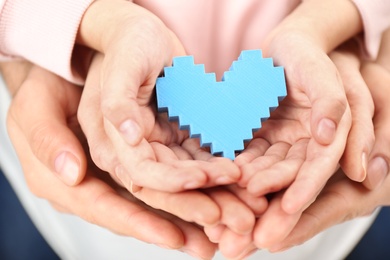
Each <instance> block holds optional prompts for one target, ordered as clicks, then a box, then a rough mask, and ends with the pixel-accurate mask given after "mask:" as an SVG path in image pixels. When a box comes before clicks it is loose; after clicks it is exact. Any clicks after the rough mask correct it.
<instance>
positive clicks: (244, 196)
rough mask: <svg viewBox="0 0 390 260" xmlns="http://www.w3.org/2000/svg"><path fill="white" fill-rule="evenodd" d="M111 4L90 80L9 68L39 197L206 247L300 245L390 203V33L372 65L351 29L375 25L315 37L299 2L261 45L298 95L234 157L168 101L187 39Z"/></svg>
mask: <svg viewBox="0 0 390 260" xmlns="http://www.w3.org/2000/svg"><path fill="white" fill-rule="evenodd" d="M340 2H343V1H340ZM345 2H346V3H347V2H348V1H345ZM108 4H112V3H111V1H104V0H102V1H97V2H95V3H94V4H92V5H91V7H90V8H89V9H88V10H87V13H86V14H85V16H84V18H83V21H82V23H81V26H80V29H79V35H78V44H80V45H84V46H88V47H89V48H91V50H92V49H93V50H94V51H95V52H94V54H93V56H94V57H93V59H92V62H91V65H90V66H89V71H88V73H87V74H88V75H87V79H86V83H85V86H84V87H83V88H80V87H78V86H76V85H73V84H71V83H69V82H67V81H65V80H64V79H62V78H60V77H58V76H56V75H54V74H52V73H50V72H48V71H46V70H44V69H43V68H40V67H38V66H27V67H23V68H24V69H25V72H26V77H25V79H23V82H22V83H21V84H19V83H18V82H17V81H16V80H15V81H13V78H12V77H9V76H7V74H9V73H7V71H6V70H4V71H3V72H4V76H5V79H6V81H7V83H8V86H10V88H11V92H12V94H13V102H12V104H11V108H10V110H9V117H8V122H7V124H8V130H9V134H10V137H11V139H12V141H13V144H14V146H15V149H16V151H17V153H18V156H19V158H20V161H21V164H22V166H23V170H24V172H25V177H26V180H27V182H28V185H29V187H30V189H31V190H32V192H33V193H34V194H35V195H37V196H39V197H42V198H45V199H47V200H48V201H50V202H51V203H52V205H53V206H54V207H55V208H56V209H58V210H60V211H63V212H67V213H71V214H74V215H78V216H80V217H82V218H83V219H85V220H86V221H88V222H91V223H95V224H97V225H100V226H103V227H105V228H107V229H110V230H111V231H113V232H115V233H119V234H122V235H126V236H132V237H135V238H137V239H140V240H142V241H145V242H148V243H153V244H156V245H158V246H161V247H164V248H171V249H179V250H182V251H184V252H186V253H188V254H191V255H194V256H196V257H199V258H206V259H207V258H211V257H212V256H213V255H214V253H215V251H216V250H217V249H219V250H220V251H221V253H222V254H223V255H224V256H225V257H227V258H243V257H245V256H246V255H248V254H250V253H252V252H253V251H254V250H256V249H258V248H261V249H268V250H270V251H271V252H276V251H281V250H286V249H288V248H290V247H292V246H294V245H298V244H301V243H303V242H305V241H306V240H308V239H310V238H311V237H313V236H314V235H316V234H317V233H319V232H321V231H322V230H324V229H326V228H328V227H330V226H333V225H335V224H338V223H341V222H343V221H346V220H349V219H351V218H355V217H358V216H363V215H367V214H370V213H371V212H373V211H374V210H375V208H376V207H378V206H381V205H386V204H390V200H389V199H388V198H390V194H389V193H390V179H388V178H387V174H388V171H389V170H388V167H389V164H388V163H389V158H390V149H388V147H389V146H390V134H389V131H388V130H387V131H386V129H388V128H389V127H390V105H389V102H387V100H386V95H385V93H387V92H389V91H390V89H389V84H390V63H389V60H390V59H389V58H390V48H389V47H390V45H389V42H390V32H387V33H386V34H385V35H384V37H383V44H382V48H381V50H380V53H379V56H378V59H377V60H376V61H375V62H365V63H363V62H362V61H361V59H360V58H359V52H358V48H357V45H356V42H354V41H353V40H350V39H351V38H352V37H353V36H354V35H355V34H356V33H357V32H358V31H359V30H360V27H361V24H358V25H355V26H347V27H348V30H350V31H349V32H348V33H344V31H342V29H340V31H339V32H338V33H339V35H343V36H342V37H334V39H333V38H332V37H330V36H329V35H326V36H324V37H323V38H320V37H315V36H313V35H321V33H322V32H318V31H317V30H315V32H312V31H311V30H312V29H310V28H305V27H303V28H302V27H299V26H301V25H302V24H306V23H302V21H301V20H302V19H303V18H302V17H305V16H303V15H302V14H304V12H306V9H307V8H308V7H307V6H308V5H309V4H310V1H309V3H308V4H306V3H304V4H302V6H300V7H299V8H297V9H296V11H294V13H292V14H291V15H290V16H289V17H287V18H286V20H285V21H284V22H282V23H281V24H280V26H278V27H277V28H276V29H275V30H274V31H273V32H272V33H271V34H270V35H269V37H268V38H267V40H266V41H265V42H264V43H263V45H262V46H261V47H262V50H263V53H264V55H265V56H269V57H273V59H274V60H275V62H276V64H277V65H282V66H284V67H285V73H286V79H287V92H288V96H287V97H286V98H285V100H283V101H282V102H281V103H280V106H279V107H278V108H277V109H276V110H275V111H274V112H272V114H271V117H270V118H269V120H268V121H266V122H265V123H263V126H262V128H261V130H260V131H258V132H256V133H254V138H253V140H251V141H250V142H249V143H248V144H246V148H245V150H244V151H242V152H241V153H240V154H239V155H238V156H237V157H236V159H235V160H234V161H231V160H229V159H226V158H221V157H215V156H213V155H211V154H210V153H209V152H208V151H207V150H205V149H203V148H201V147H199V142H198V140H196V139H189V137H188V133H186V132H184V131H180V130H178V127H177V125H175V124H174V123H171V122H169V121H168V120H167V117H166V115H164V114H159V113H157V111H156V104H155V99H154V86H155V81H156V78H157V77H158V75H159V74H160V72H161V70H162V68H163V67H164V66H167V65H170V63H171V61H172V58H173V57H175V56H180V55H185V54H186V53H185V50H184V48H183V46H182V44H181V43H180V41H179V40H178V38H177V37H176V36H175V35H174V33H173V32H172V31H170V30H169V29H168V28H166V27H165V25H164V24H163V23H162V22H161V21H160V20H159V19H158V18H157V17H155V16H154V15H153V14H151V13H149V12H148V11H147V10H145V9H142V8H141V7H139V6H137V5H134V4H131V3H129V2H125V1H117V2H115V5H117V6H116V7H117V8H115V9H113V10H115V11H113V12H112V14H110V15H112V16H113V17H115V18H116V22H111V23H105V20H104V19H105V18H106V19H110V17H100V19H99V20H96V19H94V17H96V16H97V15H98V14H99V13H100V12H101V11H102V10H104V9H105V8H106V5H108ZM315 4H316V5H318V3H317V2H316V3H315ZM325 4H326V3H324V5H325ZM343 4H344V5H345V3H344V2H343V3H341V5H343ZM124 5H126V8H123V6H124ZM305 8H306V9H305ZM318 8H321V4H320V5H319V6H318ZM129 9H130V10H129ZM336 9H337V8H335V10H336ZM322 10H323V9H322ZM337 10H338V9H337ZM340 10H345V9H343V8H341V9H340ZM127 12H128V13H130V14H131V15H129V14H128V13H127ZM355 12H356V10H355ZM110 15H108V16H110ZM356 15H357V14H355V13H354V12H353V11H351V12H348V11H347V12H345V13H343V16H342V17H343V18H342V19H344V20H345V21H343V22H345V23H346V24H347V25H348V21H349V20H348V19H349V17H352V18H354V16H356ZM306 18H307V17H306ZM352 18H351V20H352ZM340 19H341V18H340ZM340 19H339V20H340ZM339 20H337V19H336V21H333V22H334V23H336V24H337V23H338V22H340V21H339ZM110 21H112V20H110ZM113 23H117V24H118V25H120V26H115V24H113ZM295 25H296V26H295ZM298 25H299V26H298ZM310 25H311V26H312V25H313V24H310ZM108 26H110V28H117V29H115V30H112V29H111V30H110V29H108ZM313 27H315V26H313ZM140 28H142V29H140ZM336 31H337V30H336ZM335 39H336V40H335ZM129 42H130V43H131V47H130V48H129V44H128V43H129ZM385 42H387V45H386V44H384V43H385ZM340 44H342V46H339V45H340ZM337 46H339V47H337ZM336 47H337V48H336ZM286 50H288V51H286ZM130 57H131V58H130ZM10 66H12V65H10ZM15 66H18V65H15ZM17 68H21V67H17ZM12 86H16V87H15V88H12ZM243 91H245V90H243ZM199 105H200V106H201V105H203V104H199ZM275 227H277V228H275Z"/></svg>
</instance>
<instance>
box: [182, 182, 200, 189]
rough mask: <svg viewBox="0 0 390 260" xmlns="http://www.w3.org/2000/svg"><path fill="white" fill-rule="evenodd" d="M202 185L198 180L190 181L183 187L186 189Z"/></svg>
mask: <svg viewBox="0 0 390 260" xmlns="http://www.w3.org/2000/svg"><path fill="white" fill-rule="evenodd" d="M200 186H201V183H199V182H198V181H190V182H188V183H186V184H184V186H183V188H184V189H185V190H193V189H197V188H199V187H200Z"/></svg>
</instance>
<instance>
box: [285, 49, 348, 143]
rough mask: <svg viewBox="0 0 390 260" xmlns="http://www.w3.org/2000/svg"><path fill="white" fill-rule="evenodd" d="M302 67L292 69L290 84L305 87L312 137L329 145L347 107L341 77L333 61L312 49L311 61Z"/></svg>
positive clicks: (302, 64)
mask: <svg viewBox="0 0 390 260" xmlns="http://www.w3.org/2000/svg"><path fill="white" fill-rule="evenodd" d="M299 64H300V65H301V66H299V67H298V68H293V69H292V70H293V71H294V72H293V73H292V74H293V76H292V77H291V79H290V80H289V82H288V84H289V85H291V86H296V85H297V84H302V86H303V87H304V92H305V93H306V95H307V97H308V98H309V101H310V105H311V109H312V113H311V119H310V125H311V132H312V135H313V136H314V138H315V140H316V141H317V142H318V143H319V144H322V145H329V144H330V143H332V142H333V140H334V139H335V137H336V131H337V128H338V125H339V123H340V120H341V119H342V117H343V115H344V113H345V111H346V108H347V99H346V96H345V91H344V89H343V84H342V81H341V78H340V76H339V73H338V71H337V69H336V67H335V66H334V64H333V63H332V61H331V60H330V59H329V57H328V56H327V55H326V54H325V53H323V52H322V51H321V50H313V53H311V54H310V58H308V59H307V61H304V62H299ZM287 73H289V72H287ZM287 78H288V77H287ZM298 87H299V86H298ZM295 91H296V90H295ZM291 92H292V91H290V93H291Z"/></svg>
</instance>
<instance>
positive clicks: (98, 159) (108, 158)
mask: <svg viewBox="0 0 390 260" xmlns="http://www.w3.org/2000/svg"><path fill="white" fill-rule="evenodd" d="M101 59H102V57H101V56H98V55H96V56H95V58H94V60H93V62H92V63H91V66H90V71H89V73H88V77H87V80H86V83H85V86H84V89H83V93H82V96H81V100H80V104H79V108H78V112H77V117H78V119H79V122H80V126H81V128H82V130H83V132H84V134H85V136H86V139H87V141H88V146H89V151H90V155H91V158H92V160H93V162H94V163H95V164H96V165H97V166H98V167H99V168H100V169H101V170H103V171H106V172H109V173H110V174H111V176H112V177H113V178H114V179H115V178H116V175H115V172H116V171H117V170H118V168H119V167H120V162H119V159H118V157H117V155H116V152H115V149H114V146H113V145H112V143H111V140H110V139H109V138H108V136H107V134H106V132H105V131H104V126H103V115H102V114H101V111H100V97H101V92H100V88H99V79H100V75H99V72H100V70H98V67H97V66H98V62H101ZM120 170H121V171H126V169H125V168H124V167H120Z"/></svg>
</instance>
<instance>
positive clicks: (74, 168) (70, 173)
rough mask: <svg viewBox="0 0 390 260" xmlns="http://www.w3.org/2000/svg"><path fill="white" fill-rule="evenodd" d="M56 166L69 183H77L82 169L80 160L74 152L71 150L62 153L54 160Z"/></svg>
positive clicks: (62, 177)
mask: <svg viewBox="0 0 390 260" xmlns="http://www.w3.org/2000/svg"><path fill="white" fill-rule="evenodd" d="M54 167H55V170H56V172H57V173H58V175H59V176H60V178H61V179H62V180H63V181H64V182H65V183H66V184H67V185H74V184H75V183H76V181H77V178H78V176H79V171H80V162H79V161H78V160H77V158H76V157H75V156H74V155H73V154H71V153H69V152H62V153H60V155H58V156H57V158H56V159H55V161H54Z"/></svg>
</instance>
